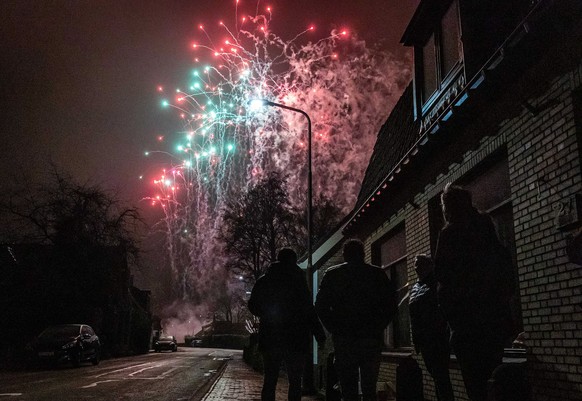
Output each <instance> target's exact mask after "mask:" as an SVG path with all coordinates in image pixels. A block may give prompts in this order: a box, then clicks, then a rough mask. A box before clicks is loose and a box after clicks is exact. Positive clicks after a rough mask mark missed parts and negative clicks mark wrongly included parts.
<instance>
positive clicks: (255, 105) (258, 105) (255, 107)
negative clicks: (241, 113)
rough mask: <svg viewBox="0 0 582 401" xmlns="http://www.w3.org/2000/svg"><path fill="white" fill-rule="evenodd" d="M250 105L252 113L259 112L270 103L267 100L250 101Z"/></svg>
mask: <svg viewBox="0 0 582 401" xmlns="http://www.w3.org/2000/svg"><path fill="white" fill-rule="evenodd" d="M248 105H249V109H250V110H251V111H259V110H260V109H262V108H263V107H265V106H267V105H268V103H267V101H266V100H265V99H250V100H249V101H248Z"/></svg>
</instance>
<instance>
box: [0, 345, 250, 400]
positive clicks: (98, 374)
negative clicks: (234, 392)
mask: <svg viewBox="0 0 582 401" xmlns="http://www.w3.org/2000/svg"><path fill="white" fill-rule="evenodd" d="M237 352H240V351H230V350H216V349H209V348H187V347H180V348H178V352H162V353H153V352H151V353H149V354H147V355H138V356H134V357H125V358H117V359H109V360H103V361H101V363H100V364H99V365H98V366H93V365H91V363H87V364H82V365H81V367H80V368H73V367H70V366H62V367H57V368H53V369H45V368H42V369H36V370H30V371H22V372H0V401H4V400H10V401H82V400H91V401H105V400H107V401H110V400H120V401H148V400H152V401H153V400H156V401H178V400H182V401H190V400H197V399H199V398H201V397H202V395H204V392H205V391H206V390H207V386H208V384H209V383H211V382H212V381H213V379H214V378H215V377H216V375H217V373H218V372H219V370H220V368H221V367H222V366H223V365H224V363H225V362H226V361H227V360H228V359H229V357H230V356H231V355H233V353H237Z"/></svg>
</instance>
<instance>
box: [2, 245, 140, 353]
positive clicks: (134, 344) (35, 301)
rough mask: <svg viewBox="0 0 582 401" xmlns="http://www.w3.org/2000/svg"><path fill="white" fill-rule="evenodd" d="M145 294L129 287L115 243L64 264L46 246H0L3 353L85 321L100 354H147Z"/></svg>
mask: <svg viewBox="0 0 582 401" xmlns="http://www.w3.org/2000/svg"><path fill="white" fill-rule="evenodd" d="M149 298H150V293H149V291H144V290H140V289H137V288H135V287H133V285H132V283H131V275H130V272H129V267H128V265H127V256H126V254H125V251H124V250H123V249H122V248H120V247H96V248H95V249H92V250H90V251H88V252H87V254H86V255H85V254H84V255H83V257H82V258H79V259H75V261H74V262H70V260H67V258H66V257H65V255H63V254H62V253H60V252H59V251H57V250H56V248H55V247H54V246H51V245H40V244H10V245H8V244H5V245H1V246H0V321H2V322H3V324H2V331H3V333H2V334H3V335H2V336H1V337H0V350H1V351H2V352H3V353H4V352H15V351H12V350H8V349H7V347H8V345H9V344H11V347H14V346H17V347H19V346H21V347H23V346H24V345H25V344H24V343H23V342H26V341H28V340H30V339H31V338H32V337H34V336H36V335H37V334H39V333H40V331H41V330H42V329H44V328H45V327H46V326H49V325H52V324H60V323H86V324H89V325H91V326H92V327H93V328H94V329H95V331H96V332H97V334H98V335H99V336H100V338H101V339H102V341H103V343H104V351H105V353H106V354H107V353H112V354H125V353H135V352H147V350H148V344H149V337H150V330H151V316H150V309H149V308H150V300H149ZM142 332H143V333H142ZM14 339H18V340H17V341H16V342H15V341H14ZM21 343H22V344H21Z"/></svg>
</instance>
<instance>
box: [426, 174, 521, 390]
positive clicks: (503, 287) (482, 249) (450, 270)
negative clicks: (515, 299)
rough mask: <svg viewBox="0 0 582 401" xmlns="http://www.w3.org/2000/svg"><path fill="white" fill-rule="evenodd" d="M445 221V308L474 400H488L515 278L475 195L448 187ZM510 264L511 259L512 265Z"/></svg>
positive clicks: (439, 275) (440, 264) (438, 267)
mask: <svg viewBox="0 0 582 401" xmlns="http://www.w3.org/2000/svg"><path fill="white" fill-rule="evenodd" d="M441 203H442V207H443V213H444V217H445V220H446V224H445V227H444V228H443V229H442V231H441V233H440V236H439V241H438V245H437V250H436V256H435V275H436V279H437V281H438V282H439V291H438V298H439V304H440V307H441V309H442V311H443V313H444V316H445V318H446V319H447V321H448V323H449V327H450V329H451V345H452V347H453V350H454V351H455V354H456V356H457V360H458V362H459V366H460V368H461V373H462V374H463V381H464V382H465V388H466V389H467V394H468V396H469V398H470V399H471V400H473V401H484V400H486V398H487V380H488V379H489V377H490V376H491V373H492V372H493V370H494V369H495V368H496V367H497V366H498V365H499V364H501V362H502V357H503V347H504V345H505V343H506V342H507V340H508V339H509V338H510V337H511V335H512V334H513V333H512V331H511V330H512V324H511V312H510V298H511V295H512V293H513V287H514V278H513V277H514V276H513V274H512V272H511V268H510V266H509V267H508V266H507V265H508V262H507V260H508V258H509V256H508V254H506V253H505V252H504V251H505V249H504V248H503V247H502V246H501V245H500V243H499V240H498V238H497V235H496V233H495V228H494V226H493V223H492V221H491V219H490V218H489V216H488V215H486V214H483V213H480V212H479V211H477V210H476V209H475V208H474V207H473V206H472V202H471V194H470V192H468V191H466V190H464V189H463V188H461V187H457V186H451V185H450V184H447V186H446V187H445V189H444V191H443V194H442V196H441ZM510 264H511V261H510V259H509V265H510Z"/></svg>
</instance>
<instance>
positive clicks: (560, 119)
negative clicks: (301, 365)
mask: <svg viewBox="0 0 582 401" xmlns="http://www.w3.org/2000/svg"><path fill="white" fill-rule="evenodd" d="M402 42H403V44H404V45H405V46H410V47H412V48H413V49H414V62H415V76H414V80H413V82H412V83H411V84H410V86H409V87H408V88H407V89H406V90H405V92H404V94H403V95H402V97H401V98H400V101H399V102H398V104H397V105H396V106H395V108H394V109H393V111H392V112H391V114H390V116H389V118H388V120H387V121H386V123H385V124H384V126H383V127H382V129H381V131H380V132H379V134H378V139H377V143H376V146H375V149H374V152H373V155H372V157H371V160H370V164H369V166H368V169H367V171H366V175H365V178H364V181H363V183H362V188H361V191H360V194H359V197H358V201H357V204H356V207H355V208H354V210H353V212H352V213H351V214H350V215H349V217H348V218H347V219H346V221H345V224H343V225H342V227H341V228H340V229H339V230H338V231H337V232H336V233H334V234H333V236H332V237H331V238H334V240H333V241H332V242H333V243H329V241H328V243H326V244H327V245H326V244H324V245H322V246H321V247H319V248H317V249H315V250H314V267H315V268H316V269H318V270H317V272H316V275H315V280H320V279H321V276H322V272H323V271H324V270H325V268H326V267H327V266H329V265H332V264H334V263H337V262H338V261H339V260H338V256H339V252H340V245H341V242H342V241H343V239H345V238H351V237H357V238H360V239H362V240H363V241H364V243H365V245H366V252H367V261H369V262H371V263H374V264H377V265H381V266H382V267H383V268H384V269H385V271H386V273H387V274H388V275H389V276H390V278H391V279H392V280H393V281H394V282H395V283H396V286H397V288H398V298H399V303H400V307H399V312H398V317H397V318H396V319H395V321H394V322H393V323H392V324H391V325H390V327H389V329H388V330H387V331H386V335H385V352H384V354H383V355H384V362H383V364H382V371H381V377H380V381H382V382H389V383H392V384H393V385H394V386H395V385H396V384H397V378H396V368H397V367H398V365H399V363H400V362H401V361H402V360H403V359H404V358H407V357H410V356H412V357H413V358H414V359H416V360H417V361H418V363H419V365H420V366H421V368H422V369H423V378H424V379H423V380H424V394H425V398H426V399H429V400H436V396H435V392H434V385H433V382H432V379H431V378H430V376H429V375H428V373H427V372H426V370H425V369H424V364H423V362H422V358H421V357H420V356H419V355H416V354H415V353H414V352H413V344H412V342H411V336H410V319H409V314H408V308H407V306H408V299H407V294H408V289H409V287H411V286H412V284H414V282H415V281H416V275H415V272H414V267H413V263H414V257H415V256H416V255H417V254H421V253H423V254H429V255H434V252H435V248H436V243H437V241H438V235H439V232H440V229H441V228H442V227H443V224H444V221H443V217H442V211H441V209H440V199H439V198H440V194H441V193H442V190H443V188H444V186H445V185H446V184H447V183H449V182H452V183H455V184H458V185H462V186H464V187H465V188H467V189H469V190H470V191H471V193H472V195H473V201H474V204H475V205H476V206H477V208H478V209H480V210H482V211H486V212H488V213H489V214H490V216H491V217H492V219H493V221H494V223H495V226H496V229H497V232H498V236H499V237H500V239H501V240H502V242H503V243H504V244H505V245H506V246H507V247H508V248H509V249H510V251H511V253H512V257H513V265H514V274H515V277H516V280H517V283H518V286H517V288H516V291H515V294H514V295H513V304H512V315H513V320H514V322H515V331H516V333H518V332H522V333H524V334H523V335H522V338H524V344H525V351H523V353H519V352H510V350H509V349H508V350H507V352H506V357H505V358H504V363H515V364H519V366H520V367H521V368H523V369H524V370H525V371H526V373H527V377H528V379H529V380H528V381H529V385H530V387H531V389H532V397H533V399H534V400H539V401H542V400H581V399H582V267H581V266H580V265H578V264H577V263H574V261H571V260H570V258H569V256H568V255H569V254H571V252H570V253H568V252H567V249H568V247H569V245H570V244H571V243H572V241H573V238H575V237H576V236H577V235H579V233H580V230H581V228H580V227H582V3H581V2H580V1H575V0H559V1H553V0H537V1H536V0H527V1H525V0H512V1H501V0H492V1H473V0H452V1H451V0H442V1H441V0H430V1H429V0H422V1H421V2H420V4H419V6H418V8H417V10H416V12H415V14H414V16H413V17H412V20H411V21H410V23H409V25H408V27H407V29H406V31H405V33H404V36H403V39H402ZM508 346H511V344H508ZM325 356H326V353H325V351H324V352H323V353H320V355H319V356H318V361H319V362H318V363H319V366H320V367H319V370H318V372H317V373H316V374H318V375H319V377H320V378H322V379H323V380H325V370H326V369H325ZM450 369H451V375H452V380H453V387H454V391H455V395H456V397H457V399H458V400H467V396H466V393H465V390H464V386H463V381H462V378H461V374H460V371H459V368H458V365H457V363H456V360H455V357H454V355H451V364H450Z"/></svg>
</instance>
